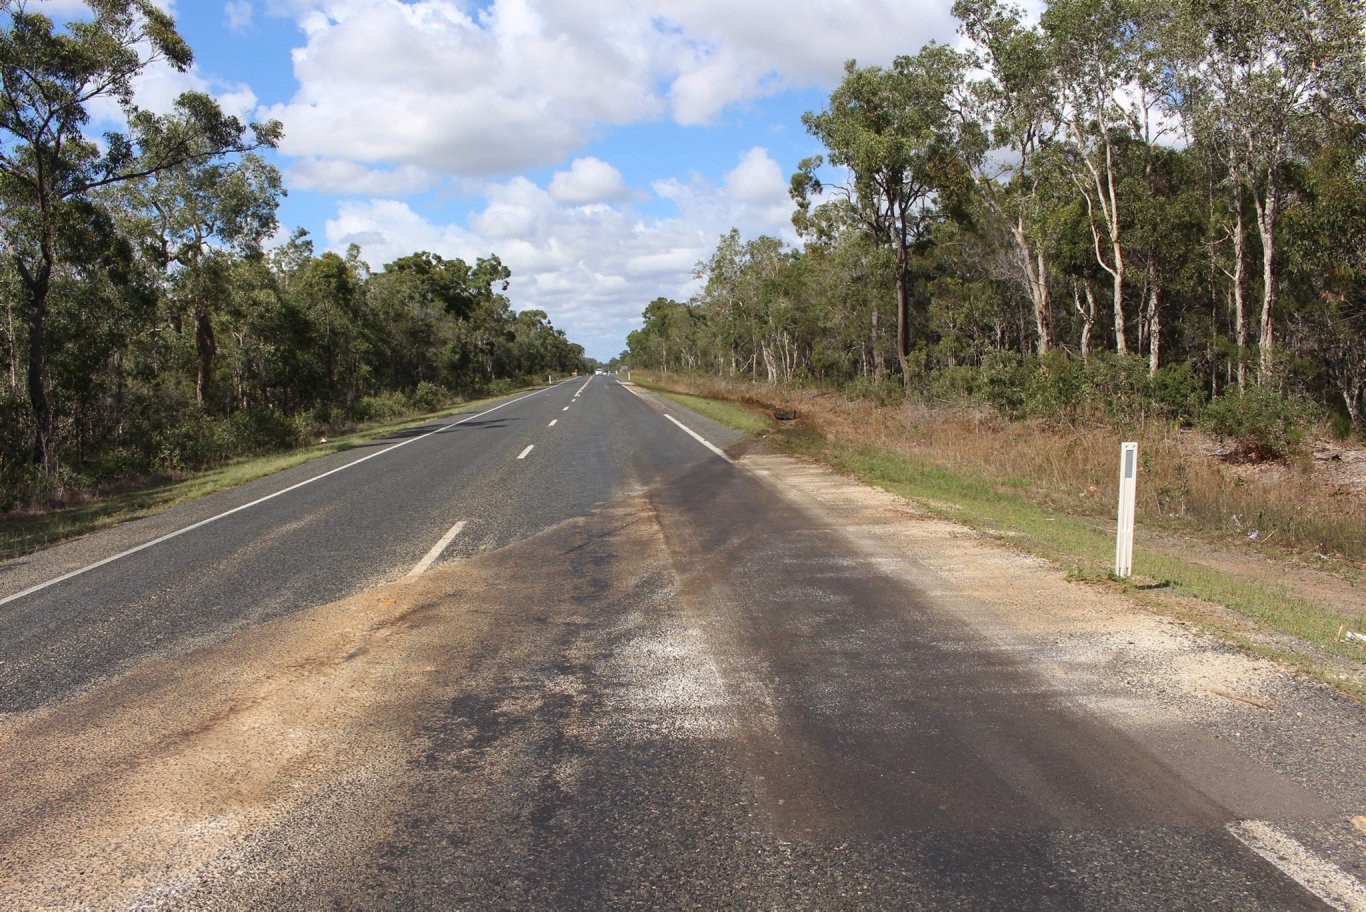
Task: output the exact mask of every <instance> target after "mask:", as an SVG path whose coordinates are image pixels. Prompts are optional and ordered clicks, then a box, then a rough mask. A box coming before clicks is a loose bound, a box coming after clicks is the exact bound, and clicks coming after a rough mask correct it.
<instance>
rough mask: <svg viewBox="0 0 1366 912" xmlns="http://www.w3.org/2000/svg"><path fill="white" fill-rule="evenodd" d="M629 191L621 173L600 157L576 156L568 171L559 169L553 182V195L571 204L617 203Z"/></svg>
mask: <svg viewBox="0 0 1366 912" xmlns="http://www.w3.org/2000/svg"><path fill="white" fill-rule="evenodd" d="M630 192H631V191H630V188H628V187H627V186H626V183H625V181H623V180H622V179H621V172H620V171H618V170H617V169H616V168H613V167H612V166H611V165H609V164H607V162H605V161H602V160H601V159H597V158H576V159H574V163H573V164H572V165H570V166H569V170H568V171H559V172H557V173H556V174H555V176H554V177H553V178H552V179H551V181H550V195H551V196H552V197H554V198H555V201H556V202H560V203H569V204H570V205H583V204H585V203H608V202H615V201H617V200H621V199H625V198H626V197H627V196H628V195H630Z"/></svg>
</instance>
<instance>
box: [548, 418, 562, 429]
mask: <svg viewBox="0 0 1366 912" xmlns="http://www.w3.org/2000/svg"><path fill="white" fill-rule="evenodd" d="M559 423H560V419H558V418H556V419H555V420H554V421H552V422H550V423H549V424H547V425H546V427H554V426H555V425H557V424H559Z"/></svg>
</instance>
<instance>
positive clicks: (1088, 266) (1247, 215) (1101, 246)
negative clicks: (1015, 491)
mask: <svg viewBox="0 0 1366 912" xmlns="http://www.w3.org/2000/svg"><path fill="white" fill-rule="evenodd" d="M954 13H955V15H956V16H957V17H958V18H959V21H960V29H961V32H962V33H963V34H964V35H965V36H966V37H967V38H968V39H970V42H971V47H972V50H971V51H968V52H959V51H956V50H954V49H951V48H948V47H945V46H942V45H937V44H933V43H932V44H929V45H927V46H925V47H924V48H922V49H921V50H920V51H919V53H917V54H916V55H914V56H905V57H900V58H897V60H896V61H895V62H894V63H893V65H892V66H891V67H890V68H880V67H859V66H857V65H856V64H855V63H854V62H852V61H851V62H850V63H849V64H848V65H847V67H846V74H845V78H844V80H843V82H842V83H841V85H840V86H839V87H838V88H837V89H836V90H835V91H834V92H833V93H832V94H831V96H830V100H829V103H828V105H827V107H826V108H825V109H824V110H822V111H819V112H812V113H808V114H807V115H805V116H804V117H803V123H804V124H805V126H806V128H807V130H808V131H809V132H810V133H811V134H812V135H813V136H815V137H817V138H819V139H820V140H821V142H822V143H823V144H824V146H825V148H826V150H827V151H826V154H824V155H823V156H819V157H816V158H813V159H809V160H807V161H803V162H802V163H801V165H800V168H799V170H798V172H797V173H796V174H795V175H793V178H792V184H791V193H792V197H793V199H794V200H795V202H796V203H797V211H796V214H795V216H794V223H795V225H796V227H797V230H798V233H799V235H800V237H801V240H802V244H801V246H800V248H797V249H789V248H787V247H786V246H785V245H784V244H783V243H781V242H780V241H778V240H776V239H774V238H771V237H760V238H755V239H752V240H746V239H743V238H741V237H740V235H739V234H738V233H737V232H734V231H732V232H731V233H729V234H728V235H726V236H724V237H723V238H722V239H721V242H720V244H719V245H718V247H717V248H716V250H715V252H714V253H713V255H712V256H711V258H710V259H709V260H708V261H706V262H704V263H701V264H699V266H698V276H699V277H700V278H704V279H705V280H706V281H705V286H704V288H703V290H702V291H701V292H700V293H699V294H698V295H697V296H696V297H694V298H693V299H692V300H690V301H687V302H676V301H671V300H667V299H659V300H656V301H654V302H653V303H651V304H650V305H649V307H647V308H646V310H645V313H644V325H643V327H642V328H641V329H640V330H638V331H637V332H635V333H633V334H632V335H631V336H630V337H629V340H628V341H629V346H630V347H629V358H630V360H631V362H632V363H633V364H635V365H637V366H640V367H653V368H657V369H663V370H691V371H705V372H715V373H722V374H727V375H744V376H750V377H755V378H762V379H766V380H770V381H818V382H824V383H836V384H849V385H853V386H854V387H856V388H859V389H869V390H877V391H879V392H880V394H881V395H888V396H898V397H899V396H901V395H920V396H928V397H932V398H940V397H950V398H961V397H964V396H967V397H972V398H977V399H987V400H989V401H992V402H994V403H996V404H998V405H1000V406H1002V407H1003V408H1004V409H1006V410H1007V411H1011V412H1013V413H1028V412H1030V411H1031V410H1032V411H1037V412H1049V411H1050V410H1054V411H1056V410H1057V409H1058V408H1079V407H1082V406H1084V405H1087V404H1089V405H1090V406H1092V407H1097V408H1106V407H1118V406H1119V405H1120V403H1123V402H1131V403H1141V404H1140V405H1138V406H1137V407H1138V408H1140V409H1144V410H1152V409H1153V408H1157V409H1158V410H1160V411H1165V412H1167V413H1169V414H1171V415H1173V416H1181V417H1189V416H1191V415H1192V414H1194V413H1195V412H1197V411H1201V410H1203V409H1204V408H1205V405H1206V403H1209V402H1216V404H1218V405H1219V406H1220V407H1219V408H1216V409H1215V410H1214V413H1215V414H1219V415H1221V416H1222V417H1221V419H1220V420H1221V421H1224V422H1230V423H1232V424H1237V423H1238V421H1239V420H1240V419H1239V412H1240V411H1242V412H1245V413H1251V412H1258V413H1259V414H1260V415H1261V418H1262V420H1268V415H1270V416H1271V417H1272V418H1274V419H1275V420H1276V421H1282V420H1283V419H1284V418H1285V416H1286V413H1288V412H1290V413H1295V412H1297V410H1299V409H1300V408H1301V406H1302V404H1303V403H1304V402H1306V401H1309V402H1313V403H1316V404H1317V406H1318V407H1320V408H1322V409H1326V410H1327V412H1328V414H1330V415H1333V416H1336V418H1337V420H1338V423H1339V425H1340V427H1341V428H1342V429H1344V430H1345V429H1346V428H1348V427H1355V428H1356V429H1357V430H1358V431H1360V430H1362V429H1363V407H1366V401H1363V395H1364V394H1366V286H1364V285H1363V280H1364V279H1366V95H1364V94H1363V86H1366V77H1364V76H1363V62H1366V46H1364V41H1366V39H1364V38H1363V35H1364V34H1366V33H1364V32H1363V27H1364V26H1366V12H1363V7H1362V5H1361V4H1359V3H1355V2H1351V0H1295V2H1284V0H1236V2H1235V0H1051V2H1049V3H1048V4H1047V7H1046V9H1045V10H1044V12H1043V14H1042V16H1041V18H1040V20H1039V21H1038V22H1037V23H1031V22H1030V21H1028V20H1027V19H1026V17H1025V16H1024V14H1023V13H1022V12H1021V11H1020V10H1018V9H1016V8H1014V7H1012V6H1010V5H1008V4H1006V3H1003V2H999V0H958V2H956V3H955V4H954ZM892 390H894V391H895V392H892ZM1232 403H1244V404H1245V405H1246V408H1241V409H1240V408H1239V407H1235V406H1234V405H1232Z"/></svg>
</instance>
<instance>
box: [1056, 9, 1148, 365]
mask: <svg viewBox="0 0 1366 912" xmlns="http://www.w3.org/2000/svg"><path fill="white" fill-rule="evenodd" d="M1158 12H1159V5H1158V4H1157V3H1155V2H1151V0H1148V2H1145V0H1051V2H1049V4H1048V6H1047V8H1046V9H1045V10H1044V12H1043V14H1042V16H1041V17H1040V20H1039V22H1040V27H1041V28H1042V30H1043V33H1044V35H1045V37H1046V40H1047V49H1048V61H1049V68H1050V71H1051V73H1052V75H1053V78H1054V79H1055V82H1054V86H1055V89H1056V91H1055V94H1054V95H1053V99H1054V101H1053V111H1052V113H1051V115H1050V116H1051V117H1052V118H1053V119H1054V120H1055V121H1056V122H1057V123H1058V124H1060V125H1061V126H1062V131H1061V133H1062V135H1064V136H1065V137H1066V138H1067V141H1068V143H1069V145H1070V150H1069V151H1070V153H1071V154H1070V155H1068V156H1066V157H1065V158H1064V159H1063V160H1064V161H1065V162H1067V163H1068V164H1069V166H1070V170H1071V173H1072V177H1073V180H1074V181H1075V183H1076V186H1077V189H1078V190H1079V191H1080V193H1081V195H1082V198H1083V200H1084V201H1085V203H1086V208H1087V212H1088V214H1089V216H1090V224H1091V233H1092V241H1093V249H1094V253H1095V258H1096V262H1097V264H1098V265H1099V266H1100V267H1101V269H1103V270H1104V271H1105V272H1106V273H1107V274H1108V275H1109V276H1110V280H1111V296H1112V304H1113V309H1114V336H1115V349H1116V350H1117V351H1118V352H1119V353H1120V354H1124V353H1126V352H1127V351H1128V350H1129V344H1128V327H1127V324H1128V317H1127V313H1126V309H1125V300H1124V295H1125V287H1126V280H1127V277H1128V269H1129V264H1128V261H1127V259H1126V250H1125V235H1124V230H1125V223H1126V219H1127V217H1128V213H1127V212H1126V211H1125V209H1124V205H1123V200H1122V190H1121V186H1120V184H1121V182H1122V180H1123V171H1124V169H1125V167H1126V163H1125V162H1124V161H1122V160H1121V155H1122V151H1123V150H1122V149H1121V144H1125V141H1126V138H1132V139H1134V140H1137V141H1138V142H1139V143H1142V144H1145V145H1148V144H1151V143H1153V142H1154V141H1155V139H1156V138H1157V137H1156V135H1155V134H1156V132H1157V131H1158V129H1159V127H1158V126H1157V124H1158V120H1157V117H1156V115H1157V114H1158V102H1159V97H1160V73H1161V70H1160V65H1159V61H1158V59H1157V58H1156V56H1155V55H1154V53H1153V50H1154V43H1155V41H1156V31H1157V29H1156V26H1157V25H1158V23H1160V22H1161V21H1162V20H1161V18H1160V17H1159V16H1158V15H1157V14H1158ZM1126 147H1127V148H1128V149H1131V150H1132V149H1133V148H1134V146H1133V145H1131V144H1130V145H1127V146H1126Z"/></svg>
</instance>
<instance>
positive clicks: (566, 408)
mask: <svg viewBox="0 0 1366 912" xmlns="http://www.w3.org/2000/svg"><path fill="white" fill-rule="evenodd" d="M560 411H562V412H567V411H569V406H567V405H566V406H565V407H564V408H562V409H560Z"/></svg>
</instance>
